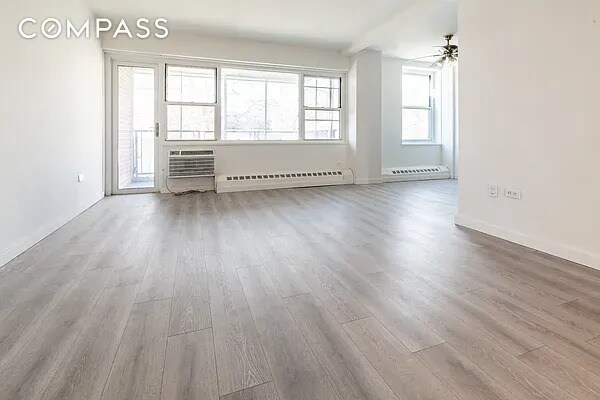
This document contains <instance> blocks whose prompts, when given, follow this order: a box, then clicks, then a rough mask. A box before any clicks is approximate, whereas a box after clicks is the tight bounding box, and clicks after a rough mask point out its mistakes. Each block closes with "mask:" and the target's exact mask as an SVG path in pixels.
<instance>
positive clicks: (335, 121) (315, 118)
mask: <svg viewBox="0 0 600 400" xmlns="http://www.w3.org/2000/svg"><path fill="white" fill-rule="evenodd" d="M304 136H305V138H306V139H309V140H331V139H340V112H339V111H315V110H307V111H306V112H305V127H304Z"/></svg>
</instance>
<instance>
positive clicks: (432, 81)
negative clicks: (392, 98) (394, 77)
mask: <svg viewBox="0 0 600 400" xmlns="http://www.w3.org/2000/svg"><path fill="white" fill-rule="evenodd" d="M404 75H417V76H428V77H429V106H427V107H425V106H413V105H404V83H403V84H402V93H401V97H402V126H401V128H400V129H401V138H402V144H432V143H435V141H436V136H437V135H436V133H437V124H436V122H437V117H436V113H437V89H436V88H437V79H438V71H437V70H434V69H427V68H417V67H404V68H402V80H403V81H404ZM404 110H424V111H428V112H429V133H428V136H427V139H405V138H404Z"/></svg>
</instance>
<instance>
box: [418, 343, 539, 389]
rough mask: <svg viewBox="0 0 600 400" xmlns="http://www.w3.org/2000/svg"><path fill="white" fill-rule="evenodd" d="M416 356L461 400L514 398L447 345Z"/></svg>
mask: <svg viewBox="0 0 600 400" xmlns="http://www.w3.org/2000/svg"><path fill="white" fill-rule="evenodd" d="M416 354H417V357H418V358H419V360H421V362H423V363H424V364H425V365H426V366H427V367H428V368H429V369H430V370H431V371H432V372H433V373H434V374H435V375H436V376H437V377H438V378H439V379H441V380H442V382H444V383H445V384H446V385H447V386H448V387H449V388H450V390H452V391H453V392H454V393H455V394H457V395H458V396H459V397H460V398H461V399H463V400H481V399H486V400H496V399H502V400H514V399H515V396H514V395H513V394H512V393H510V392H509V391H507V390H506V389H504V387H502V385H500V384H499V383H498V382H496V381H494V379H493V378H492V377H491V376H489V375H487V374H486V373H485V372H483V371H482V370H480V369H479V368H477V366H476V365H475V364H473V363H472V362H471V361H469V360H468V359H467V358H466V357H464V356H463V355H462V354H460V353H459V352H458V351H456V350H455V349H454V348H453V347H452V346H450V345H448V344H446V343H444V344H440V345H438V346H434V347H431V348H429V349H425V350H422V351H420V352H418V353H416ZM521 400H527V399H521Z"/></svg>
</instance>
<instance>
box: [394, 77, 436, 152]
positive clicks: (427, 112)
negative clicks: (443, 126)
mask: <svg viewBox="0 0 600 400" xmlns="http://www.w3.org/2000/svg"><path fill="white" fill-rule="evenodd" d="M433 105H434V96H433V72H430V71H425V70H414V71H413V70H408V71H405V72H404V73H403V74H402V140H403V141H408V142H410V141H432V140H433V139H434V134H433V133H434V119H435V116H434V109H433Z"/></svg>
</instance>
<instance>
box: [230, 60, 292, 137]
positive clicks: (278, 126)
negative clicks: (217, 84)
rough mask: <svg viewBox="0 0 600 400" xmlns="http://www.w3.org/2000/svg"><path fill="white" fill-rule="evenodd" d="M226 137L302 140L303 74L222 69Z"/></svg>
mask: <svg viewBox="0 0 600 400" xmlns="http://www.w3.org/2000/svg"><path fill="white" fill-rule="evenodd" d="M221 76H222V80H223V129H222V134H221V139H222V140H298V139H299V137H300V133H299V129H298V127H299V115H298V102H299V99H298V98H299V93H298V85H299V75H298V74H293V73H283V72H270V71H255V70H246V69H222V72H221Z"/></svg>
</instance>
